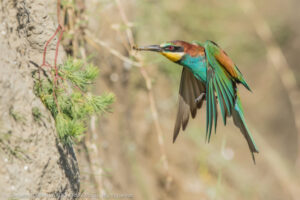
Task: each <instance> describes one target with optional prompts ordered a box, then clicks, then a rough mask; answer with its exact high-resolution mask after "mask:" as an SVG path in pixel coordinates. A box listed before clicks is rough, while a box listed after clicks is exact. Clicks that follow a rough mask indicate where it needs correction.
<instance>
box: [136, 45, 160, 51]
mask: <svg viewBox="0 0 300 200" xmlns="http://www.w3.org/2000/svg"><path fill="white" fill-rule="evenodd" d="M133 49H134V50H137V51H156V52H161V51H162V48H161V47H160V46H159V45H149V46H142V47H136V46H134V47H133Z"/></svg>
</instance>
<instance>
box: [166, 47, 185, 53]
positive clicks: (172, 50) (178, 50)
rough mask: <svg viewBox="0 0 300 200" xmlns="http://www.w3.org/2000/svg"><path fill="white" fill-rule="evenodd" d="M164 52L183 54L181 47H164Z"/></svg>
mask: <svg viewBox="0 0 300 200" xmlns="http://www.w3.org/2000/svg"><path fill="white" fill-rule="evenodd" d="M163 49H164V51H168V52H183V47H181V46H171V48H170V46H166V47H164V48H163Z"/></svg>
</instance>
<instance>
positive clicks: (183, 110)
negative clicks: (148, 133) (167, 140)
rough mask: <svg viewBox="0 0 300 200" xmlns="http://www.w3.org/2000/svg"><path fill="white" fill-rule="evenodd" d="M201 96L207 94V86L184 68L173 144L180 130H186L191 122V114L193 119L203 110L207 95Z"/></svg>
mask: <svg viewBox="0 0 300 200" xmlns="http://www.w3.org/2000/svg"><path fill="white" fill-rule="evenodd" d="M201 94H205V84H203V83H202V82H200V81H199V80H198V79H196V78H195V76H194V75H193V73H192V72H191V71H190V70H189V69H187V68H185V67H183V69H182V74H181V81H180V88H179V105H178V111H177V118H176V122H175V127H174V134H173V142H175V140H176V138H177V136H178V134H179V131H180V128H181V127H182V130H185V128H186V126H187V124H188V121H189V117H190V113H191V115H192V118H195V116H196V114H197V109H199V108H201V106H202V103H203V101H204V99H205V95H201ZM200 95H201V96H200ZM198 97H200V98H198ZM197 98H198V99H197ZM196 99H197V100H196Z"/></svg>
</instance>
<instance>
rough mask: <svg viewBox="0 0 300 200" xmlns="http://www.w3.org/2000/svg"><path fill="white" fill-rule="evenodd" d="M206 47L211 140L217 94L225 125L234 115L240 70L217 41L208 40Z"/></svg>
mask: <svg viewBox="0 0 300 200" xmlns="http://www.w3.org/2000/svg"><path fill="white" fill-rule="evenodd" d="M204 47H205V55H206V58H207V81H206V93H207V95H206V102H207V108H206V117H207V120H206V138H207V140H208V141H209V140H210V136H211V131H212V124H213V122H214V128H215V131H216V126H217V103H216V102H217V101H216V95H217V97H218V102H219V106H220V110H221V115H222V118H223V122H224V124H225V125H226V117H228V116H231V115H232V110H233V108H234V104H235V98H236V83H237V79H236V77H237V76H236V74H237V73H238V71H236V70H235V69H234V68H233V66H234V65H230V64H232V61H231V60H230V59H229V57H228V56H227V55H226V54H225V53H224V51H223V50H222V49H221V48H219V47H218V46H217V45H216V44H215V43H213V42H211V41H207V42H205V44H204ZM220 57H221V58H220ZM233 72H234V73H235V74H234V73H233Z"/></svg>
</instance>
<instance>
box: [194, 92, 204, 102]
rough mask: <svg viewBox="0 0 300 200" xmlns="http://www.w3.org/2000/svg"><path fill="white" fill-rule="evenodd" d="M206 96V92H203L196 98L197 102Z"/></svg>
mask: <svg viewBox="0 0 300 200" xmlns="http://www.w3.org/2000/svg"><path fill="white" fill-rule="evenodd" d="M204 97H205V92H202V93H201V94H200V95H199V96H198V97H197V98H196V99H195V103H199V102H200V101H201V100H202V99H203V98H204Z"/></svg>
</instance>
